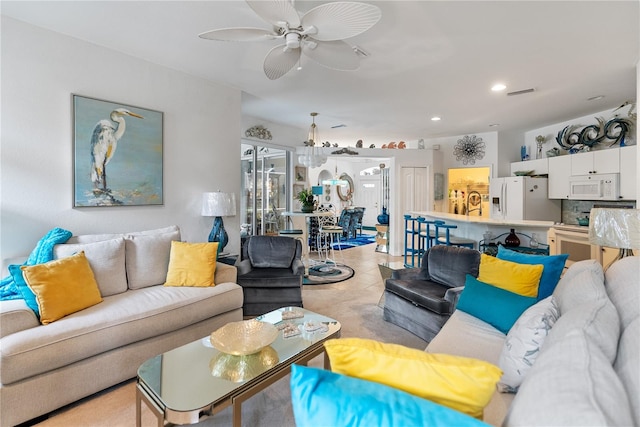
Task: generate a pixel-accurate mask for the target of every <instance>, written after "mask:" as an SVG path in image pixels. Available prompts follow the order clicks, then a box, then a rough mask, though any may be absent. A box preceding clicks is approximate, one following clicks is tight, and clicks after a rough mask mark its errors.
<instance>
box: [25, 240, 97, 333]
mask: <svg viewBox="0 0 640 427" xmlns="http://www.w3.org/2000/svg"><path fill="white" fill-rule="evenodd" d="M20 269H21V270H22V275H23V277H24V279H25V281H26V282H27V285H28V286H29V288H30V289H31V291H33V293H34V294H35V295H36V301H37V302H38V308H39V309H40V321H41V322H42V324H43V325H46V324H48V323H51V322H54V321H56V320H58V319H62V318H63V317H64V316H66V315H69V314H71V313H75V312H76V311H80V310H84V309H85V308H88V307H91V306H92V305H95V304H98V303H99V302H101V301H102V296H101V295H100V290H99V289H98V283H97V282H96V279H95V277H94V275H93V271H92V270H91V266H90V265H89V261H87V257H85V255H84V251H82V252H78V253H77V254H75V255H72V256H70V257H67V258H62V259H59V260H55V261H51V262H47V263H44V264H38V265H30V266H26V265H23V266H22V267H20Z"/></svg>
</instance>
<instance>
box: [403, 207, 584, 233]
mask: <svg viewBox="0 0 640 427" xmlns="http://www.w3.org/2000/svg"><path fill="white" fill-rule="evenodd" d="M409 213H410V214H411V215H420V216H428V217H432V218H438V219H442V220H447V221H454V222H465V223H473V224H482V225H496V226H500V225H507V226H514V227H529V228H537V227H540V228H550V227H553V226H554V225H557V224H556V223H555V222H553V221H530V220H517V219H493V218H485V217H479V216H473V215H469V216H466V215H456V214H452V213H447V212H437V211H412V212H409ZM572 227H579V226H577V225H576V226H572ZM584 228H585V229H587V230H588V229H589V227H584Z"/></svg>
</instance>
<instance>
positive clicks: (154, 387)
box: [136, 307, 341, 427]
mask: <svg viewBox="0 0 640 427" xmlns="http://www.w3.org/2000/svg"><path fill="white" fill-rule="evenodd" d="M296 309H298V310H300V311H302V313H303V314H304V317H302V318H295V319H290V320H282V314H283V312H285V311H289V310H290V308H281V309H278V310H275V311H272V312H270V313H267V314H264V315H262V316H258V317H257V318H256V319H257V320H260V321H263V322H268V323H271V324H274V325H276V326H279V325H282V324H284V323H293V324H294V325H295V326H296V327H299V330H300V331H301V333H300V334H299V335H296V336H292V337H288V338H284V334H283V331H280V333H279V334H278V337H277V338H276V340H275V341H274V342H273V343H272V344H271V345H270V346H267V347H265V348H264V349H263V350H261V351H260V352H259V353H255V354H251V355H247V356H233V355H229V354H225V353H222V352H220V351H218V350H216V349H215V348H213V346H212V345H211V342H210V340H209V337H208V336H207V337H204V338H203V339H200V340H197V341H194V342H192V343H189V344H186V345H183V346H182V347H178V348H176V349H173V350H170V351H168V352H166V353H163V354H160V355H158V356H155V357H153V358H151V359H149V360H147V361H146V362H144V363H143V364H142V365H141V366H140V368H139V369H138V383H137V387H136V426H138V427H140V425H141V422H142V418H141V413H142V402H144V403H145V404H146V405H147V406H148V407H149V409H151V411H152V412H153V413H154V415H155V416H156V418H157V419H158V426H164V425H165V421H166V422H168V423H170V424H195V423H197V422H199V421H201V420H202V419H204V418H206V417H208V416H210V415H213V414H216V413H218V412H219V411H221V410H223V409H224V408H227V407H229V406H232V407H233V425H234V427H240V425H241V416H242V411H241V409H242V408H241V406H242V402H244V401H245V400H247V399H248V398H250V397H251V396H253V395H255V394H257V393H259V392H260V391H262V390H264V389H265V388H267V387H268V386H270V385H271V384H273V383H275V382H276V381H278V380H280V379H281V378H283V377H285V376H286V375H287V374H289V373H290V372H291V365H292V364H293V363H296V364H303V365H306V364H307V363H308V362H309V361H310V360H311V359H313V358H314V357H316V356H319V355H320V354H322V353H324V345H323V344H324V342H325V341H326V340H328V339H331V338H338V337H339V336H340V328H341V325H340V322H338V321H336V320H334V319H331V318H329V317H326V316H322V315H320V314H317V313H314V312H312V311H309V310H305V309H302V308H297V307H296ZM306 322H319V323H321V324H322V325H326V326H325V327H324V329H326V331H324V332H323V331H315V332H311V333H308V332H305V331H304V327H303V326H302V325H304V324H305V323H306ZM211 332H213V331H211ZM324 367H325V369H328V368H329V359H328V357H327V354H326V353H325V355H324Z"/></svg>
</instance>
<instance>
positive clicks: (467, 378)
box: [324, 338, 502, 418]
mask: <svg viewBox="0 0 640 427" xmlns="http://www.w3.org/2000/svg"><path fill="white" fill-rule="evenodd" d="M324 346H325V349H326V351H327V355H328V356H329V360H330V361H331V370H332V371H334V372H337V373H341V374H345V375H349V376H352V377H358V378H361V379H365V380H369V381H375V382H377V383H381V384H386V385H389V386H391V387H394V388H397V389H400V390H403V391H406V392H408V393H411V394H413V395H416V396H420V397H422V398H425V399H428V400H431V401H433V402H436V403H439V404H441V405H444V406H448V407H450V408H452V409H456V410H458V411H461V412H464V413H465V414H468V415H471V416H473V417H477V418H481V417H482V411H483V409H484V407H485V406H486V405H487V403H489V400H490V399H491V396H492V395H493V393H494V391H495V386H496V383H497V382H498V380H499V379H500V376H501V375H502V371H500V369H499V368H498V367H497V366H495V365H493V364H491V363H488V362H485V361H482V360H478V359H471V358H467V357H459V356H452V355H448V354H432V353H425V352H424V351H421V350H416V349H413V348H408V347H404V346H401V345H397V344H385V343H381V342H378V341H374V340H368V339H360V338H344V339H337V340H336V339H334V340H329V341H327V342H325V344H324Z"/></svg>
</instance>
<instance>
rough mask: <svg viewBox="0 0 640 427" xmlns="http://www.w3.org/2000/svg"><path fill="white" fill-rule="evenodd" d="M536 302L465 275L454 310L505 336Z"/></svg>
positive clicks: (531, 298) (534, 299) (533, 299)
mask: <svg viewBox="0 0 640 427" xmlns="http://www.w3.org/2000/svg"><path fill="white" fill-rule="evenodd" d="M537 301H538V300H537V299H536V298H533V297H525V296H522V295H518V294H514V293H513V292H509V291H506V290H504V289H501V288H498V287H496V286H493V285H490V284H488V283H483V282H481V281H479V280H478V279H476V278H475V277H473V276H471V275H469V274H467V278H466V281H465V284H464V290H463V291H462V294H460V300H459V301H458V305H457V306H456V309H457V310H460V311H464V312H465V313H469V314H470V315H472V316H475V317H477V318H478V319H480V320H482V321H484V322H487V323H488V324H490V325H491V326H493V327H494V328H496V329H498V330H499V331H500V332H502V333H503V334H506V333H507V332H509V329H511V327H512V326H513V324H514V323H516V320H518V318H519V317H520V315H521V314H522V313H524V311H525V310H526V309H527V308H529V307H531V306H532V305H534V304H535V303H536V302H537Z"/></svg>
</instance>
